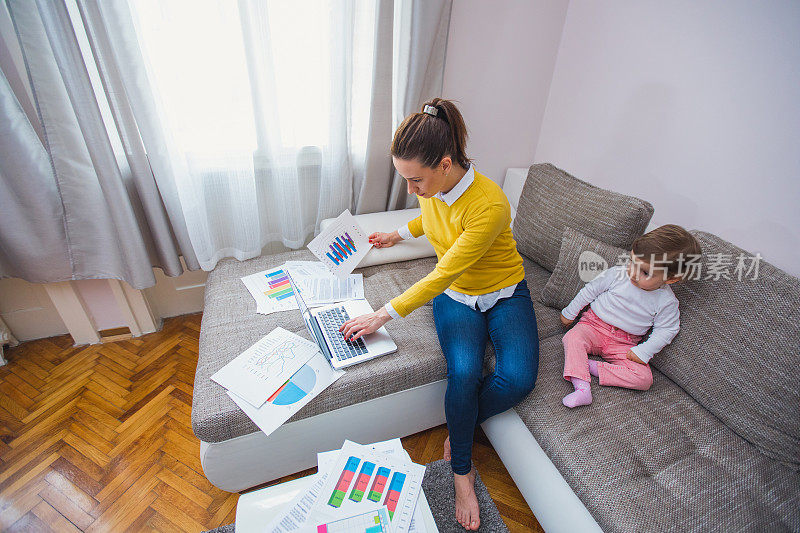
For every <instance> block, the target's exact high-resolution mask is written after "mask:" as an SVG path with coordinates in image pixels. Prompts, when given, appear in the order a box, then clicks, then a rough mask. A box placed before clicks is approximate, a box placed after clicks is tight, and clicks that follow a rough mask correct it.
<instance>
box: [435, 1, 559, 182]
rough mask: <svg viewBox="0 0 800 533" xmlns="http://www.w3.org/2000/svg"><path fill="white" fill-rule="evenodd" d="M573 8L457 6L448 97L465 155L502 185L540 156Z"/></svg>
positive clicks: (520, 3)
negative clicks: (464, 134)
mask: <svg viewBox="0 0 800 533" xmlns="http://www.w3.org/2000/svg"><path fill="white" fill-rule="evenodd" d="M566 12H567V0H548V1H546V2H542V1H535V2H530V1H527V0H502V1H492V2H487V1H485V0H455V1H454V2H453V11H452V15H451V19H450V34H449V40H448V44H447V56H446V60H445V71H444V87H443V90H442V96H443V97H444V98H450V99H454V100H457V101H458V105H459V108H460V109H461V112H462V114H463V115H464V120H465V121H466V123H467V128H468V129H469V133H470V139H469V141H468V143H467V155H468V156H470V157H472V158H473V159H474V160H475V166H476V168H477V169H478V170H479V171H480V172H482V173H483V174H485V175H486V176H487V177H490V178H492V179H493V180H495V181H497V182H498V183H500V184H502V182H503V177H504V176H505V171H506V169H507V168H508V167H527V166H529V165H530V164H531V161H532V160H533V156H534V150H535V148H536V144H537V140H538V136H539V126H540V124H541V122H542V116H543V114H544V109H545V104H546V102H547V95H548V91H549V88H550V81H551V78H552V75H553V66H554V64H555V58H556V51H557V50H558V43H559V39H560V37H561V29H562V26H563V24H564V18H565V16H566Z"/></svg>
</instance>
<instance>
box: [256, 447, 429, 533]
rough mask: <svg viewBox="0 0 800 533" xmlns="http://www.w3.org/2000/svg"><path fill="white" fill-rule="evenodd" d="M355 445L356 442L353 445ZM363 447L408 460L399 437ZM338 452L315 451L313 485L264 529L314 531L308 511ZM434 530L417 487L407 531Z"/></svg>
mask: <svg viewBox="0 0 800 533" xmlns="http://www.w3.org/2000/svg"><path fill="white" fill-rule="evenodd" d="M348 442H349V441H345V446H347V443H348ZM351 444H354V443H351ZM356 446H359V445H358V444H356ZM365 448H367V449H368V450H370V451H372V452H375V453H377V454H379V455H382V456H385V457H387V458H390V459H391V458H394V459H400V460H403V461H407V462H411V459H410V457H409V456H408V452H406V451H405V449H403V445H402V443H401V442H400V439H391V440H387V441H382V442H377V443H374V444H370V445H367V446H365ZM340 452H341V450H332V451H329V452H320V453H318V454H317V467H318V471H319V473H318V474H314V477H315V479H314V481H313V482H312V484H311V485H310V486H309V487H308V488H307V489H306V490H305V491H304V492H301V493H299V494H298V495H297V496H295V497H294V499H292V501H291V502H289V504H287V505H286V507H285V508H284V510H283V511H282V512H281V513H280V514H279V515H277V516H275V517H274V518H273V519H272V521H271V522H269V524H267V526H266V527H265V528H264V531H267V532H269V533H289V532H296V531H300V532H306V531H309V532H312V533H314V532H315V529H314V528H313V525H311V524H313V523H315V522H314V518H315V517H313V516H311V514H310V513H311V510H312V507H313V506H314V503H315V502H316V500H317V498H318V497H319V495H320V494H321V491H322V488H323V485H324V484H325V480H326V479H327V477H328V472H330V471H331V469H332V468H333V467H334V464H335V463H336V461H337V459H338V457H339V454H340ZM387 512H388V508H387ZM356 514H358V511H356ZM329 520H330V519H329ZM390 522H391V519H390ZM435 531H437V529H436V523H435V522H434V521H433V515H432V514H431V511H430V507H429V506H428V501H427V500H426V499H425V494H424V493H423V491H422V489H420V491H419V496H418V497H417V503H416V505H415V506H414V519H413V520H412V521H411V525H410V527H409V528H408V533H434V532H435Z"/></svg>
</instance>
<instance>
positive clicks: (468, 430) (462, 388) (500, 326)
mask: <svg viewBox="0 0 800 533" xmlns="http://www.w3.org/2000/svg"><path fill="white" fill-rule="evenodd" d="M433 319H434V322H435V324H436V333H437V334H438V335H439V344H441V346H442V352H444V357H445V359H446V360H447V392H446V393H445V397H444V411H445V416H446V417H447V430H448V431H449V432H450V448H451V453H452V460H451V466H452V469H453V472H455V473H456V474H466V473H468V472H469V471H470V469H471V468H472V439H473V436H474V432H475V426H476V425H477V424H480V423H481V422H483V421H484V420H486V419H487V418H489V417H492V416H494V415H496V414H498V413H502V412H503V411H505V410H506V409H510V408H511V407H513V406H514V405H516V404H517V403H518V402H519V401H520V400H522V399H523V398H524V397H525V396H527V394H528V393H529V392H530V391H531V390H532V389H533V386H534V385H535V384H536V374H537V373H538V371H539V335H538V333H537V330H536V315H535V314H534V312H533V304H532V303H531V294H530V292H529V291H528V285H527V283H525V280H523V281H521V282H520V283H519V284H518V285H517V288H516V290H515V291H514V294H513V295H512V296H511V297H510V298H505V299H502V300H500V301H499V302H497V303H496V304H495V305H494V307H492V308H491V309H489V310H488V311H486V312H485V313H483V312H481V311H479V310H476V309H472V308H470V307H468V306H466V305H464V304H463V303H460V302H457V301H455V300H453V299H452V298H450V297H449V296H447V295H446V294H440V295H439V296H437V297H436V298H434V299H433ZM489 338H491V340H492V344H493V345H494V351H495V354H496V355H497V358H496V360H497V364H496V366H495V370H494V373H492V374H489V375H487V376H485V377H484V375H483V357H484V354H485V351H486V341H487V340H488V339H489Z"/></svg>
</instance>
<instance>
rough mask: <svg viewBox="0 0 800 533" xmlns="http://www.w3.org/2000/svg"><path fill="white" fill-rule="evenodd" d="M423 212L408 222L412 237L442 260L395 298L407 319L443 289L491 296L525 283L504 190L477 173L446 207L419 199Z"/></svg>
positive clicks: (393, 301) (401, 312)
mask: <svg viewBox="0 0 800 533" xmlns="http://www.w3.org/2000/svg"><path fill="white" fill-rule="evenodd" d="M419 204H420V207H421V208H422V214H421V215H420V216H418V217H417V218H415V219H414V220H412V221H411V222H409V223H408V229H409V230H410V231H411V234H412V235H414V237H419V236H421V235H423V234H424V235H426V236H427V237H428V241H430V243H431V244H432V245H433V249H434V250H435V251H436V257H438V258H439V261H438V262H437V263H436V268H434V269H433V272H431V273H430V274H428V275H427V276H425V277H424V278H422V279H421V280H419V281H418V282H416V283H415V284H414V285H412V286H411V287H409V288H408V290H407V291H405V292H404V293H403V294H401V295H400V296H397V297H395V298H393V299H392V300H391V302H390V303H391V304H392V307H393V308H394V310H395V311H397V313H398V314H399V315H400V316H406V315H408V314H409V313H410V312H411V311H413V310H414V309H416V308H417V307H420V306H421V305H423V304H424V303H425V302H427V301H429V300H431V299H432V298H434V297H435V296H438V295H439V294H441V293H442V292H444V291H445V289H447V288H450V289H453V290H454V291H458V292H462V293H465V294H471V295H475V294H487V293H490V292H494V291H497V290H500V289H502V288H504V287H508V286H510V285H514V284H517V283H519V282H520V281H522V279H523V278H524V277H525V271H524V270H523V268H522V257H520V255H519V252H517V243H516V242H515V241H514V236H513V235H512V234H511V227H510V224H511V208H510V206H509V205H508V199H507V198H506V195H505V193H503V190H502V189H501V188H500V187H499V186H498V185H497V184H496V183H495V182H493V181H492V180H490V179H489V178H487V177H486V176H484V175H483V174H479V173H478V172H475V181H473V182H472V184H471V185H470V186H469V187H468V188H467V190H466V191H464V193H463V194H462V195H461V196H460V197H459V198H458V199H457V200H456V201H455V202H453V205H451V206H448V205H447V204H446V203H445V202H443V201H441V200H440V199H438V198H419Z"/></svg>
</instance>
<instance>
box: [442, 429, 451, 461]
mask: <svg viewBox="0 0 800 533" xmlns="http://www.w3.org/2000/svg"><path fill="white" fill-rule="evenodd" d="M442 458H443V459H444V460H445V461H449V460H450V458H451V456H450V436H449V435H448V436H447V438H446V439H444V455H443V456H442Z"/></svg>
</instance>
